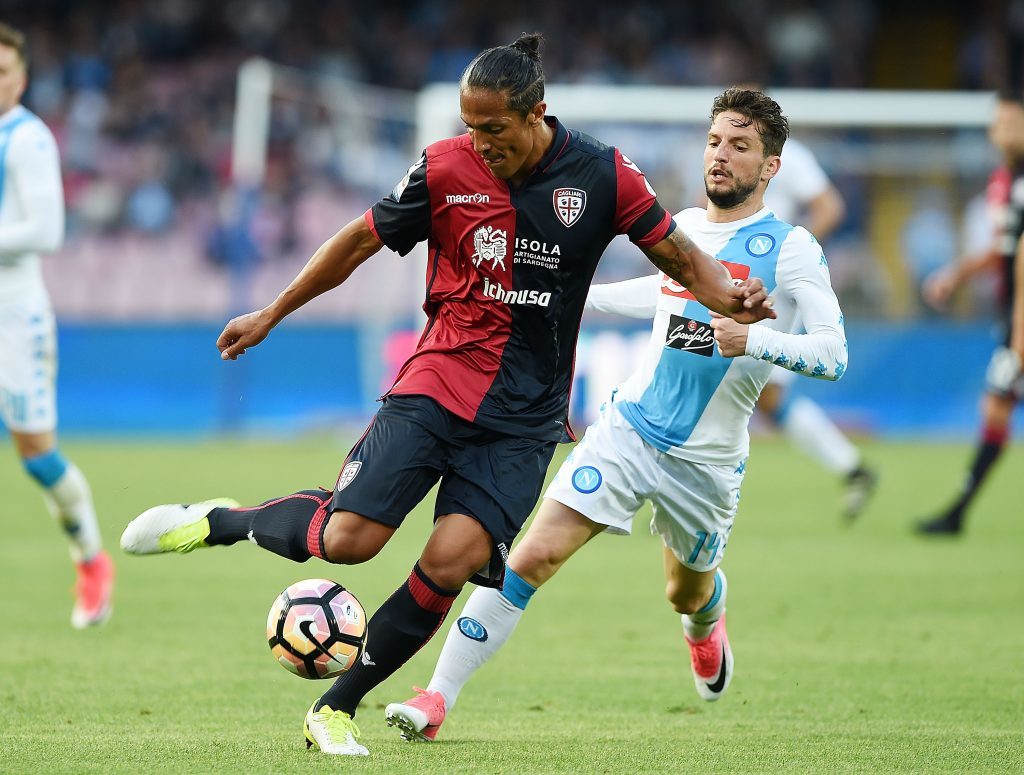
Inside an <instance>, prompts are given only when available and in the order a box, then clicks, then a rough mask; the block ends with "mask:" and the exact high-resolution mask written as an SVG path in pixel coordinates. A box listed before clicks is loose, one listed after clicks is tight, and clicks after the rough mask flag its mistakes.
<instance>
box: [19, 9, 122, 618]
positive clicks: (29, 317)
mask: <svg viewBox="0 0 1024 775" xmlns="http://www.w3.org/2000/svg"><path fill="white" fill-rule="evenodd" d="M27 79H28V75H27V65H26V57H25V38H24V36H23V35H22V34H21V33H20V32H19V31H17V30H15V29H14V28H12V27H10V26H8V25H6V24H3V23H0V416H2V418H3V422H4V424H5V425H6V426H7V430H8V431H9V432H10V434H11V437H12V438H13V440H14V446H15V449H16V450H17V452H18V455H19V456H20V457H21V460H22V463H23V464H24V466H25V470H26V471H27V472H28V474H29V475H30V476H31V477H32V478H33V479H35V481H36V482H38V483H39V486H40V487H42V489H43V499H44V500H45V502H46V506H47V508H48V509H49V511H50V513H51V514H52V515H53V516H54V517H55V518H56V519H57V521H58V522H59V523H60V525H61V527H62V528H63V529H64V532H65V533H66V534H67V536H68V539H69V540H70V542H71V556H72V558H73V560H74V562H75V567H76V569H77V573H78V580H77V583H76V585H75V605H74V608H73V609H72V611H71V623H72V625H74V626H75V627H77V628H84V627H88V626H89V625H94V624H100V623H102V622H103V621H105V620H106V619H107V618H108V617H109V616H110V612H111V606H110V600H111V593H112V590H113V584H114V566H113V564H112V562H111V560H110V557H109V556H108V555H107V553H106V552H105V551H103V545H102V543H101V541H100V531H99V525H98V524H97V521H96V511H95V509H94V508H93V502H92V494H91V493H90V492H89V484H88V482H86V480H85V476H83V474H82V472H81V471H80V470H79V469H78V467H77V466H75V464H74V463H72V462H71V461H69V460H68V459H67V458H65V457H64V456H63V455H62V454H61V452H60V449H59V448H58V447H57V436H56V428H57V397H56V372H57V340H56V336H57V334H56V323H55V321H54V315H53V310H52V309H51V307H50V298H49V295H48V294H47V292H46V288H45V286H44V285H43V275H42V268H41V266H40V258H39V254H40V253H52V252H53V251H55V250H57V249H58V248H59V247H60V245H61V242H62V241H63V239H64V191H63V187H62V184H61V174H60V158H59V156H58V153H57V143H56V142H55V141H54V138H53V135H52V134H51V133H50V130H49V129H47V127H46V125H45V124H43V122H42V121H40V120H39V118H38V117H37V116H35V115H34V114H33V113H31V112H30V111H28V110H26V109H25V108H24V107H23V106H22V105H21V104H20V102H21V96H22V94H23V93H24V91H25V87H26V85H27Z"/></svg>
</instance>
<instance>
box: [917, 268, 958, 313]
mask: <svg viewBox="0 0 1024 775" xmlns="http://www.w3.org/2000/svg"><path fill="white" fill-rule="evenodd" d="M955 288H956V278H955V277H954V276H953V269H952V267H948V266H947V267H943V268H942V269H937V270H935V271H934V272H932V273H931V274H930V275H928V277H927V278H926V279H925V281H924V284H923V285H922V286H921V295H922V296H923V297H924V300H925V301H926V302H928V304H929V306H931V307H933V308H934V309H937V310H938V311H940V312H943V311H945V309H946V307H947V306H948V304H949V298H950V296H952V295H953V290H954V289H955Z"/></svg>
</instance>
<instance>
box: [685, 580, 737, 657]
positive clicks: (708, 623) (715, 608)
mask: <svg viewBox="0 0 1024 775" xmlns="http://www.w3.org/2000/svg"><path fill="white" fill-rule="evenodd" d="M728 591H729V582H728V581H727V580H726V578H725V571H723V570H722V569H721V568H719V569H718V570H716V571H715V591H714V592H712V593H711V599H710V600H708V602H707V604H706V605H705V606H704V607H703V608H702V609H700V610H699V611H697V612H696V613H692V614H683V615H682V619H683V632H684V633H686V637H687V638H689V639H690V640H704V638H706V637H708V635H710V634H711V631H712V630H713V629H715V625H716V624H718V620H719V619H721V618H722V616H723V615H724V614H725V598H726V596H727V593H728Z"/></svg>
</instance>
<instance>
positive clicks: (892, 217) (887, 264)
mask: <svg viewBox="0 0 1024 775" xmlns="http://www.w3.org/2000/svg"><path fill="white" fill-rule="evenodd" d="M719 91H720V90H718V89H713V88H667V87H650V88H647V87H635V86H603V85H566V84H552V85H549V87H548V89H547V102H548V105H549V111H550V112H551V113H553V114H555V115H557V116H558V117H559V118H560V119H561V120H562V121H563V122H564V123H566V124H567V125H569V126H571V127H574V128H577V129H581V130H583V131H586V132H588V133H590V134H592V135H594V136H595V137H597V138H599V139H600V140H602V141H604V142H607V143H609V144H613V145H617V146H619V147H620V148H621V149H622V150H623V152H624V153H626V154H627V155H628V156H630V158H632V159H633V160H634V161H635V162H636V163H637V164H638V165H639V166H640V167H641V169H643V170H644V171H645V173H646V174H647V176H648V178H649V180H650V181H651V182H652V184H653V185H654V187H655V188H656V189H657V190H658V192H659V198H660V200H661V201H662V203H663V204H664V205H665V206H666V207H668V208H670V209H673V210H677V209H682V208H683V207H686V206H690V205H694V204H698V203H700V199H701V196H702V193H703V189H702V177H701V174H702V170H701V166H702V150H703V146H704V138H705V134H706V131H707V126H708V120H709V112H710V106H711V103H712V101H713V99H714V97H715V96H716V95H717V94H718V93H719ZM771 93H772V95H773V96H774V97H775V98H776V99H777V100H778V101H779V103H780V104H781V105H782V107H783V110H784V111H785V112H786V114H787V115H788V116H789V118H790V124H791V128H792V133H793V136H794V137H797V138H799V139H800V140H802V141H803V142H804V143H805V144H806V145H808V146H809V147H810V148H811V149H812V150H813V151H814V152H815V153H816V155H817V156H818V159H819V161H820V162H821V164H822V165H823V166H824V167H825V169H826V171H827V172H828V173H829V175H830V176H831V177H832V179H833V182H834V183H835V184H836V186H837V187H838V189H839V190H840V192H841V193H842V194H843V196H844V198H845V200H846V204H847V216H846V220H845V222H844V224H843V225H842V226H841V228H840V229H839V230H838V231H837V232H836V234H835V235H834V236H833V237H832V238H831V239H830V240H829V243H828V245H827V246H826V248H827V255H828V258H829V263H830V268H831V272H832V279H833V284H834V286H835V288H836V291H837V293H838V294H839V296H840V299H841V301H842V303H843V306H844V310H845V312H846V314H847V319H848V327H849V328H850V329H851V330H852V331H856V329H857V326H858V323H859V322H864V321H873V322H877V321H887V322H888V323H889V324H890V325H892V326H893V327H902V328H905V327H906V326H908V325H911V326H912V325H913V323H914V322H915V321H921V320H925V319H927V317H928V315H929V314H930V313H929V312H928V311H927V309H926V308H925V306H924V305H923V304H922V302H921V300H920V295H919V290H918V289H919V287H920V282H921V280H922V279H923V277H925V276H926V275H927V274H929V273H930V272H931V271H934V270H935V269H936V268H938V267H939V266H942V265H944V264H946V263H948V262H951V261H955V260H957V259H958V257H959V256H961V255H962V254H964V253H965V252H971V251H974V250H979V249H982V248H983V247H985V245H987V244H988V240H989V239H990V235H991V224H990V222H989V220H988V218H987V215H986V211H985V208H984V206H983V202H984V198H983V192H984V189H985V183H986V180H987V177H988V175H989V174H990V172H991V171H992V169H993V168H994V166H995V165H996V164H997V163H998V159H997V157H996V155H995V153H994V151H993V150H992V149H991V147H990V146H989V144H988V142H987V139H986V133H985V127H986V126H987V124H988V121H989V118H990V116H991V113H992V108H993V105H994V97H993V96H992V95H991V94H988V93H967V92H897V91H889V92H882V91H837V90H826V91H817V90H800V89H777V90H771ZM238 104H239V110H238V114H237V117H236V135H235V149H236V154H235V160H234V161H235V163H234V168H235V169H236V170H237V171H238V173H239V183H240V186H241V188H242V189H245V188H246V187H247V186H251V185H252V184H253V183H254V182H257V181H259V180H260V179H261V178H262V180H263V183H262V191H263V194H262V196H263V197H270V198H271V201H273V200H274V199H275V198H280V197H281V193H280V191H279V188H280V181H277V180H276V179H275V177H274V173H273V165H274V159H275V157H277V156H282V155H288V154H295V155H297V156H298V157H299V158H300V159H301V161H302V165H301V166H302V168H303V169H304V170H305V174H306V175H308V177H304V178H303V179H302V180H301V186H302V188H303V189H304V190H303V191H302V192H301V193H300V194H299V197H300V199H303V200H309V201H310V203H316V206H315V207H314V210H315V217H310V218H298V219H297V220H296V224H297V228H296V230H297V234H296V237H297V239H298V241H299V242H301V243H302V245H303V246H304V247H305V248H306V250H300V251H299V255H301V256H302V260H304V258H305V256H307V255H308V253H309V248H310V247H315V245H316V244H318V243H319V241H320V240H322V239H323V238H325V237H326V236H327V235H328V234H330V233H331V232H332V231H333V230H334V229H335V228H337V227H338V226H340V225H341V224H343V223H345V222H346V221H347V220H348V219H349V218H351V217H354V216H355V215H358V214H359V213H360V212H362V210H363V209H364V208H365V207H366V206H367V205H368V204H370V203H371V202H372V201H374V200H375V199H376V198H378V197H379V196H381V195H382V194H383V193H385V192H387V191H389V190H390V189H391V188H392V187H393V186H394V184H395V183H396V182H397V181H398V180H400V179H401V177H402V176H403V175H404V174H405V170H406V168H407V166H408V165H409V164H410V163H412V161H414V160H415V159H416V158H417V157H418V156H419V153H420V151H421V149H422V148H423V147H425V146H426V145H427V144H429V143H431V142H433V141H435V140H437V139H440V138H443V137H447V136H451V135H453V134H458V133H459V132H461V131H463V129H464V128H463V126H462V124H461V122H460V120H459V112H458V88H457V85H455V84H434V85H431V86H428V87H426V88H424V89H423V90H422V91H421V92H419V93H417V94H411V93H402V92H394V91H386V90H380V89H372V88H367V87H365V86H361V85H358V84H353V83H350V82H346V81H342V80H338V79H332V78H326V77H316V76H310V75H309V74H304V73H299V72H297V71H294V70H289V69H285V68H281V67H278V66H276V65H272V64H269V63H266V62H262V61H256V62H251V63H249V64H248V65H246V66H245V67H244V68H243V70H242V72H241V74H240V79H239V103H238ZM264 167H265V172H264V171H263V170H264ZM313 171H316V172H318V173H321V174H322V175H323V176H324V177H323V179H320V178H318V176H317V175H310V174H309V173H310V172H313ZM325 180H326V181H328V182H325ZM254 228H258V225H254ZM423 256H424V254H423V252H422V248H421V249H420V251H419V252H416V253H414V254H413V255H412V256H410V257H407V258H406V259H399V258H397V257H387V256H384V255H381V256H378V257H376V258H375V259H374V260H372V261H370V262H367V264H366V265H364V267H362V268H360V270H358V272H357V273H356V275H355V276H353V278H352V279H351V280H350V281H349V282H348V283H346V285H345V286H343V288H341V289H340V290H339V291H337V292H334V293H332V294H330V295H329V296H328V297H327V298H325V299H321V300H318V301H317V302H316V303H315V304H313V305H310V308H309V309H308V310H306V311H304V312H303V313H302V314H301V315H300V317H303V316H304V317H307V318H313V317H316V318H320V319H324V318H327V319H334V320H339V321H348V322H352V323H355V324H356V325H357V326H358V327H359V329H360V332H361V337H362V340H363V346H362V347H361V348H360V351H361V352H363V353H364V356H365V357H364V362H363V363H362V364H361V365H360V370H361V373H363V374H365V375H367V377H366V379H365V380H364V381H365V383H366V384H367V385H371V384H372V385H377V384H383V383H385V382H386V381H387V377H388V372H389V371H393V369H394V367H395V365H396V364H395V361H396V360H400V356H401V354H403V353H404V352H406V351H407V350H408V348H409V346H410V345H411V340H412V339H413V338H414V333H413V332H415V331H416V329H418V327H419V324H420V323H421V321H422V318H421V317H419V315H418V306H419V304H420V303H421V302H422V295H423V266H424V263H423V262H424V258H423ZM299 265H300V264H298V262H297V260H292V261H287V262H279V263H277V264H276V266H275V264H274V263H273V262H269V261H268V262H264V263H262V264H259V265H257V266H255V267H254V269H253V272H254V273H255V275H256V278H257V279H255V280H254V281H253V282H252V283H251V288H252V293H253V294H254V295H255V296H258V297H259V299H260V300H261V301H262V300H265V299H269V298H272V293H276V291H277V290H278V289H279V288H280V287H283V285H284V284H285V283H286V282H287V280H288V279H289V278H290V276H291V275H292V274H293V273H294V271H296V269H297V268H298V266H299ZM650 271H651V266H650V264H649V263H648V262H647V260H646V259H645V258H644V257H643V255H642V254H641V253H640V252H639V251H638V250H636V249H635V248H634V247H632V246H631V245H630V244H629V243H628V241H626V240H625V239H624V238H619V239H617V240H616V241H615V242H614V243H613V245H612V247H611V248H610V249H609V251H608V253H607V254H606V256H605V258H604V259H603V260H602V263H601V266H600V268H599V270H598V275H597V279H598V280H599V281H614V280H619V279H625V278H628V277H634V276H638V275H641V274H647V273H650ZM992 293H993V288H992V286H991V285H985V284H984V283H981V284H979V285H978V286H977V287H976V288H973V289H971V290H970V291H966V292H964V293H962V294H961V295H960V297H959V298H958V300H957V301H958V307H957V308H958V311H959V313H960V315H961V316H964V317H973V316H980V315H983V314H984V311H985V310H987V309H990V307H991V304H990V303H989V302H990V301H991V294H992ZM595 322H596V327H588V328H587V329H586V330H585V332H584V335H583V336H582V337H581V345H580V358H579V359H578V364H579V367H578V372H579V377H580V379H579V380H578V385H577V389H576V390H575V401H576V406H575V412H576V414H577V421H587V420H589V419H591V417H592V416H593V413H594V411H595V409H596V406H597V405H598V404H599V403H600V401H601V400H603V396H604V395H606V389H607V388H608V386H609V385H611V384H613V383H614V382H616V381H617V380H618V379H620V378H621V377H622V376H623V374H624V373H627V372H628V370H629V369H630V368H631V366H632V365H633V363H634V362H635V360H636V359H637V358H638V357H639V352H640V349H641V348H640V346H639V342H641V341H642V340H643V339H644V338H645V335H646V333H645V331H644V327H643V326H637V324H636V323H632V324H630V323H628V322H623V321H617V320H613V319H611V318H603V319H602V318H598V319H596V321H595ZM389 354H390V357H389ZM872 370H873V369H872ZM854 373H856V371H854ZM847 382H854V383H856V382H857V379H856V378H855V379H853V380H847ZM840 414H842V408H840ZM847 419H848V420H849V421H850V422H853V423H862V424H864V425H866V426H870V425H875V424H877V423H876V422H875V420H873V419H872V418H867V417H864V411H863V407H861V408H860V409H851V410H850V412H849V416H848V418H847Z"/></svg>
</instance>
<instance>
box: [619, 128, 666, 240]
mask: <svg viewBox="0 0 1024 775" xmlns="http://www.w3.org/2000/svg"><path fill="white" fill-rule="evenodd" d="M615 184H616V197H615V233H616V234H625V235H627V236H628V237H629V239H630V240H631V241H632V242H633V243H635V244H636V245H638V246H640V247H642V248H648V247H651V246H652V245H656V244H657V243H659V242H661V241H662V240H663V239H665V237H667V236H668V235H669V234H671V233H672V231H673V230H674V229H675V222H674V221H673V220H672V216H671V215H669V214H668V212H666V210H665V208H663V207H662V206H661V205H660V204H659V203H658V196H657V194H655V193H654V189H653V188H651V184H650V183H648V182H647V178H646V177H645V176H644V173H642V172H641V171H640V168H639V167H637V166H636V165H635V164H634V163H633V162H632V161H630V160H629V158H628V157H627V156H624V155H623V154H622V153H621V152H620V151H619V149H618V148H616V149H615Z"/></svg>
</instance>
